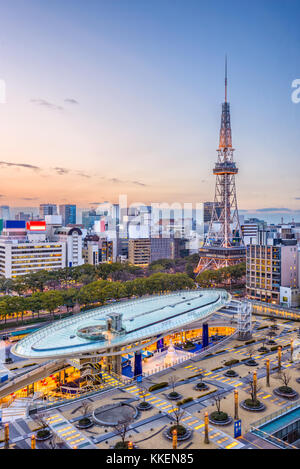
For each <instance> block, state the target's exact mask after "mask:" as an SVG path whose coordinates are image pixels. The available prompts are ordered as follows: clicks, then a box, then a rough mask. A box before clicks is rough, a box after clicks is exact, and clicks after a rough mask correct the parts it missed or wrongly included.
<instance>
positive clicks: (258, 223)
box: [241, 218, 267, 246]
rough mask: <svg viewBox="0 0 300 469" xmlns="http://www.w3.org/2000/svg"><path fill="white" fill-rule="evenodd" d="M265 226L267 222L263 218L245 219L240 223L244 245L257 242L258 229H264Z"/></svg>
mask: <svg viewBox="0 0 300 469" xmlns="http://www.w3.org/2000/svg"><path fill="white" fill-rule="evenodd" d="M266 228H267V223H266V222H265V221H263V220H258V219H257V218H250V219H249V220H245V221H244V223H243V224H242V225H241V229H242V235H243V239H244V243H245V246H246V245H247V244H250V243H252V244H257V243H258V233H259V231H264V230H266Z"/></svg>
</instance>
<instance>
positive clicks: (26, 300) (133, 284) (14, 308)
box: [0, 273, 195, 322]
mask: <svg viewBox="0 0 300 469" xmlns="http://www.w3.org/2000/svg"><path fill="white" fill-rule="evenodd" d="M187 288H188V289H192V288H195V283H194V281H193V280H192V279H191V278H189V277H188V276H187V275H186V274H181V273H178V274H165V273H157V274H153V275H151V276H150V277H146V278H135V279H134V280H127V281H125V282H120V281H110V280H104V279H100V280H96V281H94V282H91V283H89V284H88V285H84V286H82V287H81V288H68V289H65V290H63V289H62V290H48V291H42V290H40V291H36V292H34V293H33V294H31V295H28V296H11V295H4V296H2V297H1V298H0V318H1V322H6V321H7V319H8V318H10V317H12V316H13V315H15V314H16V313H17V316H19V315H20V317H21V321H22V322H23V316H24V313H25V312H31V314H32V317H33V318H34V317H39V315H40V312H41V311H48V312H49V313H50V314H51V315H52V317H53V318H54V317H55V312H56V311H57V310H58V309H59V308H60V307H62V306H64V307H66V308H67V309H72V308H73V307H74V306H75V305H76V304H79V305H81V306H90V305H97V304H100V305H103V304H104V303H105V302H107V301H109V300H112V299H121V298H131V297H133V296H138V297H141V296H144V295H151V294H154V293H159V292H166V291H175V290H182V289H187ZM59 314H61V311H60V312H59Z"/></svg>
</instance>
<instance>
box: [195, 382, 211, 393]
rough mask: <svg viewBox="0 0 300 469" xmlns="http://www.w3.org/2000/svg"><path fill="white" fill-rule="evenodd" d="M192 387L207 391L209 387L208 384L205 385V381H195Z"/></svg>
mask: <svg viewBox="0 0 300 469" xmlns="http://www.w3.org/2000/svg"><path fill="white" fill-rule="evenodd" d="M194 389H195V390H196V391H207V390H208V389H209V386H207V384H205V383H197V384H196V386H195V387H194Z"/></svg>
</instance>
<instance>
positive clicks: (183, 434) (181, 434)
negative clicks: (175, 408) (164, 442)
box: [164, 425, 193, 441]
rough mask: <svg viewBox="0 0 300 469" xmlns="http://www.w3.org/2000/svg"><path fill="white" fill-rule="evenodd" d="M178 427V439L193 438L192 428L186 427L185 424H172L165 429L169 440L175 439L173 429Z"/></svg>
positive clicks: (165, 434)
mask: <svg viewBox="0 0 300 469" xmlns="http://www.w3.org/2000/svg"><path fill="white" fill-rule="evenodd" d="M175 428H177V440H178V441H185V440H188V439H189V438H191V436H192V433H193V432H192V430H190V429H188V428H186V427H184V426H183V425H172V426H171V427H170V428H168V429H167V430H165V431H164V436H165V437H166V438H168V440H172V439H173V434H172V431H173V430H174V429H175Z"/></svg>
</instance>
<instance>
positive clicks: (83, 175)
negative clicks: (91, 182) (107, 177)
mask: <svg viewBox="0 0 300 469" xmlns="http://www.w3.org/2000/svg"><path fill="white" fill-rule="evenodd" d="M75 173H76V174H77V176H81V177H82V178H91V177H92V176H91V175H90V174H87V173H84V172H83V171H75Z"/></svg>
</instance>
